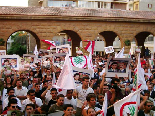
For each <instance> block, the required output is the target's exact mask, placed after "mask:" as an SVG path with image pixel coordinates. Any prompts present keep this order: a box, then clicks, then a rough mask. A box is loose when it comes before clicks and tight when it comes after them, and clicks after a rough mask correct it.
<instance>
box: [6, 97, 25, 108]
mask: <svg viewBox="0 0 155 116" xmlns="http://www.w3.org/2000/svg"><path fill="white" fill-rule="evenodd" d="M8 98H9V97H7V98H6V99H5V100H4V101H3V110H4V108H5V107H7V106H8V103H9V99H8ZM16 99H17V105H18V106H19V107H22V105H21V102H20V100H19V99H18V98H16Z"/></svg>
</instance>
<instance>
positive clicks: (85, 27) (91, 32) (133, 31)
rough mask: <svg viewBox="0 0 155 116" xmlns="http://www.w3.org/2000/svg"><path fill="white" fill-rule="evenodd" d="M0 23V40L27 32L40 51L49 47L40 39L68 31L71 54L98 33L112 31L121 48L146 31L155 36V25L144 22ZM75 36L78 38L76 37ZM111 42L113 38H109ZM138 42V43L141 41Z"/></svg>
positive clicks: (108, 43) (16, 21)
mask: <svg viewBox="0 0 155 116" xmlns="http://www.w3.org/2000/svg"><path fill="white" fill-rule="evenodd" d="M0 22H1V23H0V38H4V40H5V41H7V39H8V38H9V36H10V35H11V34H12V33H14V32H16V31H19V30H24V31H28V32H30V33H31V34H32V35H33V36H34V37H35V38H36V43H37V45H38V48H42V49H46V48H47V47H48V46H49V45H47V44H46V43H44V42H42V41H40V40H41V39H46V40H51V38H53V37H54V36H55V35H56V34H57V33H58V32H61V31H64V30H70V31H67V33H69V34H70V35H71V36H72V43H73V44H72V45H73V46H72V47H73V51H72V52H73V54H75V49H74V48H75V47H76V46H79V44H80V43H79V41H80V40H79V38H81V40H94V39H95V38H96V37H97V36H98V34H99V33H101V32H104V31H112V32H114V33H115V34H117V35H118V37H119V38H120V41H121V47H123V46H124V41H125V40H126V39H129V40H131V41H132V40H133V39H134V38H135V36H136V35H137V34H138V33H140V32H144V31H146V32H150V33H152V34H153V35H155V23H144V22H143V23H138V22H136V23H134V22H117V21H116V22H108V21H104V22H101V21H99V22H97V21H53V20H36V19H35V20H26V19H25V20H24V19H23V20H20V19H16V20H15V19H14V20H13V19H8V20H6V19H5V20H2V19H1V20H0ZM73 32H74V33H73ZM74 35H75V37H74ZM77 35H78V36H79V37H76V36H77ZM109 36H111V35H109ZM111 40H113V36H111ZM111 40H106V38H105V41H106V44H107V45H111V44H112V43H113V41H111ZM138 41H139V42H140V41H141V39H139V40H138ZM138 41H137V42H138ZM142 41H143V40H142ZM3 49H4V48H3Z"/></svg>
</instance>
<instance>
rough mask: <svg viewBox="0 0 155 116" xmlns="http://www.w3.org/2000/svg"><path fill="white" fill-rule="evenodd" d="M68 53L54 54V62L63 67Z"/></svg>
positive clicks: (55, 64)
mask: <svg viewBox="0 0 155 116" xmlns="http://www.w3.org/2000/svg"><path fill="white" fill-rule="evenodd" d="M65 57H66V53H55V54H53V64H54V66H57V67H59V68H61V69H62V67H63V65H64V62H65Z"/></svg>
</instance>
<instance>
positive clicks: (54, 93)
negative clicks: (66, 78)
mask: <svg viewBox="0 0 155 116" xmlns="http://www.w3.org/2000/svg"><path fill="white" fill-rule="evenodd" d="M57 94H58V92H57V89H56V88H52V89H51V95H52V99H53V100H56V98H57Z"/></svg>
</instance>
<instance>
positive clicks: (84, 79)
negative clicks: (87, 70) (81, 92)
mask: <svg viewBox="0 0 155 116" xmlns="http://www.w3.org/2000/svg"><path fill="white" fill-rule="evenodd" d="M82 84H83V86H85V87H88V84H89V77H83V79H82Z"/></svg>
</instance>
